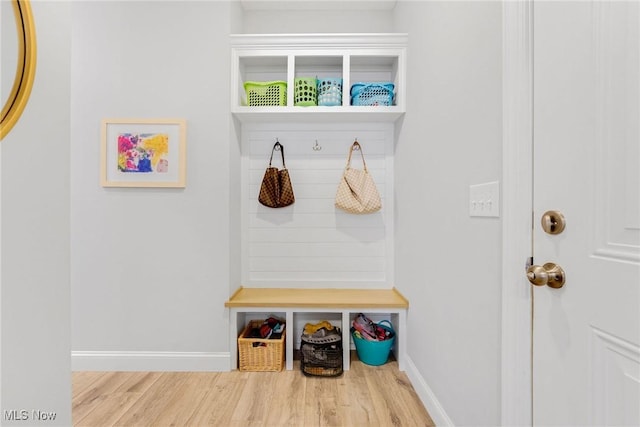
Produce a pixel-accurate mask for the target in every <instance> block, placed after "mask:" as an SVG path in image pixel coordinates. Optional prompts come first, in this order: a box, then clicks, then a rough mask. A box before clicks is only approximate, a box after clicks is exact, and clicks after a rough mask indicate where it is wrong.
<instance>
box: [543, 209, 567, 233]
mask: <svg viewBox="0 0 640 427" xmlns="http://www.w3.org/2000/svg"><path fill="white" fill-rule="evenodd" d="M541 222H542V229H543V230H544V232H545V233H547V234H560V233H562V232H563V231H564V227H565V226H566V225H567V221H566V220H565V219H564V215H562V212H560V211H546V212H545V213H544V214H543V215H542V221H541Z"/></svg>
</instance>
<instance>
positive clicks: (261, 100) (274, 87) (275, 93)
mask: <svg viewBox="0 0 640 427" xmlns="http://www.w3.org/2000/svg"><path fill="white" fill-rule="evenodd" d="M244 90H245V92H246V93H247V105H249V106H250V107H269V106H284V105H287V82H284V81H281V80H277V81H273V82H251V81H247V82H245V83H244Z"/></svg>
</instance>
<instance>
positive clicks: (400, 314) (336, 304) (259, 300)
mask: <svg viewBox="0 0 640 427" xmlns="http://www.w3.org/2000/svg"><path fill="white" fill-rule="evenodd" d="M224 305H225V307H227V308H228V309H229V326H230V331H231V333H230V334H229V335H230V343H229V344H230V346H229V348H230V349H231V369H232V370H234V369H237V367H238V343H237V338H238V335H239V334H240V332H241V331H242V329H243V327H244V323H245V321H246V319H245V315H247V314H253V315H255V314H262V313H264V315H269V314H272V313H274V314H280V315H282V314H284V316H285V318H286V322H287V338H286V341H285V342H286V344H285V365H286V369H287V370H292V369H293V352H294V342H295V340H296V337H295V336H293V331H294V330H295V327H294V325H295V323H294V322H295V320H294V317H295V316H296V315H301V314H307V313H319V315H320V316H321V315H324V314H327V315H333V316H336V317H337V322H336V323H338V322H339V324H338V325H336V326H339V327H340V328H341V330H342V341H343V342H344V343H345V345H344V347H343V355H342V358H343V369H344V370H348V369H349V362H350V358H349V356H350V354H349V349H350V346H349V345H348V343H350V342H351V334H350V328H351V321H352V320H353V318H354V317H355V316H356V315H357V314H358V313H368V314H374V315H375V314H380V315H385V316H388V317H389V320H390V321H391V323H392V324H393V326H394V328H395V331H396V341H395V343H394V348H393V352H394V354H395V357H396V359H397V361H398V368H399V369H400V370H401V371H404V370H405V354H406V337H405V335H406V319H407V310H408V308H409V302H408V301H407V299H406V298H405V297H404V296H402V294H401V293H400V292H398V291H397V290H396V289H395V288H392V289H328V288H327V289H325V288H323V289H299V288H245V287H240V288H239V289H238V290H237V291H236V292H235V293H234V294H233V295H232V296H231V298H229V300H228V301H227V302H225V304H224Z"/></svg>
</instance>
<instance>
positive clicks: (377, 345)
mask: <svg viewBox="0 0 640 427" xmlns="http://www.w3.org/2000/svg"><path fill="white" fill-rule="evenodd" d="M383 323H387V324H388V326H387V325H383ZM378 325H379V326H380V327H381V328H383V329H384V330H386V331H389V332H391V334H392V335H391V338H389V339H386V340H384V341H368V340H365V339H364V338H360V337H358V336H356V335H355V333H354V332H355V329H354V328H351V336H352V337H353V342H354V344H355V345H356V352H357V353H358V359H360V360H361V361H362V363H366V364H367V365H373V366H379V365H384V364H385V363H387V360H388V359H389V353H390V352H391V348H392V347H393V342H394V341H395V339H396V332H395V331H394V330H393V326H392V325H391V322H389V321H388V320H381V321H380V322H378Z"/></svg>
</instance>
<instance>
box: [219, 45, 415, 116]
mask: <svg viewBox="0 0 640 427" xmlns="http://www.w3.org/2000/svg"><path fill="white" fill-rule="evenodd" d="M406 47H407V35H406V34H395V33H394V34H374V33H371V34H234V35H231V52H232V59H231V66H232V70H231V112H232V114H233V115H234V116H235V117H236V118H237V119H239V120H240V121H241V122H273V121H281V122H287V121H288V122H294V121H295V122H318V121H320V122H331V121H338V122H393V121H395V120H397V119H398V118H399V117H400V116H401V115H402V114H404V112H405V90H406V83H405V81H406V79H405V76H406V71H405V66H406V59H405V55H406ZM316 76H317V77H319V78H327V77H332V78H342V83H343V97H342V105H341V106H333V107H325V106H315V107H299V106H294V90H293V88H294V79H295V78H296V77H316ZM276 80H281V81H285V82H287V102H286V106H273V107H257V106H247V102H246V93H245V89H244V82H246V81H276ZM380 81H386V82H392V83H393V84H394V85H395V99H394V105H391V106H374V107H368V106H366V107H365V106H352V105H350V104H351V97H350V94H349V91H350V88H351V85H352V84H353V83H356V82H380Z"/></svg>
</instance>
